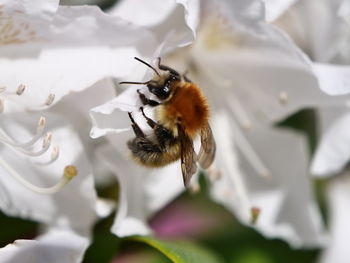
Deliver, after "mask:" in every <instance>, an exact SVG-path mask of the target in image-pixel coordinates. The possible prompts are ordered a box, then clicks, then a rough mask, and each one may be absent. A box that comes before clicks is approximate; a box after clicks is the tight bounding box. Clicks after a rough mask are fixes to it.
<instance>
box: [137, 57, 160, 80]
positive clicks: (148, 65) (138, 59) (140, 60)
mask: <svg viewBox="0 0 350 263" xmlns="http://www.w3.org/2000/svg"><path fill="white" fill-rule="evenodd" d="M134 59H136V60H137V61H139V62H141V63H143V64H145V65H146V66H147V67H149V68H151V69H153V71H154V72H155V73H156V74H157V75H158V76H160V74H159V73H158V71H157V70H156V69H155V68H154V67H152V66H151V65H150V64H148V63H147V62H145V61H143V60H142V59H140V58H138V57H134Z"/></svg>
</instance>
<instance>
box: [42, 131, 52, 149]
mask: <svg viewBox="0 0 350 263" xmlns="http://www.w3.org/2000/svg"><path fill="white" fill-rule="evenodd" d="M51 139H52V133H51V132H48V133H46V135H45V137H44V140H43V146H42V147H43V148H48V147H49V146H50V144H51Z"/></svg>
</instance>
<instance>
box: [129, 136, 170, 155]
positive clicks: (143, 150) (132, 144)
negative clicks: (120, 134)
mask: <svg viewBox="0 0 350 263" xmlns="http://www.w3.org/2000/svg"><path fill="white" fill-rule="evenodd" d="M128 147H129V149H130V150H131V151H132V153H133V154H134V155H135V156H139V157H140V158H141V157H142V156H145V155H147V154H148V153H161V152H162V151H163V150H162V149H161V148H160V147H159V145H157V144H155V143H154V142H152V141H150V140H149V139H147V138H143V137H137V138H135V139H133V140H130V141H128Z"/></svg>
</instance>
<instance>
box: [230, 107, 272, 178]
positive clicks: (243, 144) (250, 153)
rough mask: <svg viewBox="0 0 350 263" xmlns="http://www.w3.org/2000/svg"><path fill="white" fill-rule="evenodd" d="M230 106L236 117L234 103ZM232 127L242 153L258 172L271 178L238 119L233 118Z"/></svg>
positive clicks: (264, 176)
mask: <svg viewBox="0 0 350 263" xmlns="http://www.w3.org/2000/svg"><path fill="white" fill-rule="evenodd" d="M229 106H230V108H231V111H232V112H233V114H234V116H235V117H236V115H235V113H234V110H233V106H232V104H229ZM231 128H232V130H233V134H234V136H235V144H236V145H237V147H238V148H239V149H240V150H241V152H242V154H243V155H244V156H245V157H246V158H247V160H248V161H249V162H250V164H251V165H252V167H253V168H254V170H255V171H256V172H257V174H258V175H260V176H261V177H263V178H270V177H271V174H270V171H269V170H268V169H267V168H266V166H265V164H264V163H263V161H262V160H261V159H260V157H259V156H258V154H257V153H256V152H255V151H254V149H253V147H252V146H251V145H250V143H249V141H248V139H247V137H246V136H245V134H244V133H243V132H242V131H241V129H240V128H239V126H238V125H237V123H236V121H234V120H233V121H232V122H231Z"/></svg>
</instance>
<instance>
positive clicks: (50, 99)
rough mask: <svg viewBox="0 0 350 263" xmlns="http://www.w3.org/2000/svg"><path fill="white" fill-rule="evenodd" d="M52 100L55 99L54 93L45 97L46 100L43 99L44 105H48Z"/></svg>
mask: <svg viewBox="0 0 350 263" xmlns="http://www.w3.org/2000/svg"><path fill="white" fill-rule="evenodd" d="M54 100H55V94H53V93H51V94H50V95H49V96H48V97H47V99H46V101H45V105H46V106H50V105H51V104H52V103H53V101H54Z"/></svg>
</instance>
